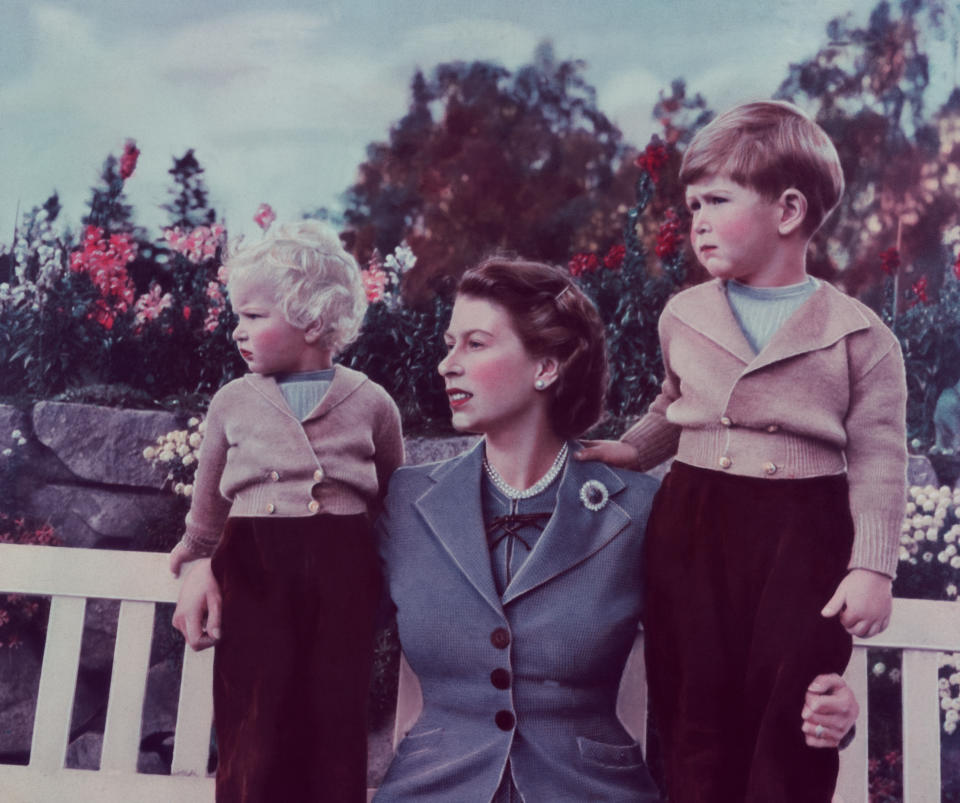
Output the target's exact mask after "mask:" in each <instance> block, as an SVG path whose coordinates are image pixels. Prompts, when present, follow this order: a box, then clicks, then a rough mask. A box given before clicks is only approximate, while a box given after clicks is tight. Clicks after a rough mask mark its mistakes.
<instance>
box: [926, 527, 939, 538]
mask: <svg viewBox="0 0 960 803" xmlns="http://www.w3.org/2000/svg"><path fill="white" fill-rule="evenodd" d="M939 534H940V531H939V530H937V528H936V527H930V528H929V529H928V530H927V540H928V541H936V540H937V536H938V535H939Z"/></svg>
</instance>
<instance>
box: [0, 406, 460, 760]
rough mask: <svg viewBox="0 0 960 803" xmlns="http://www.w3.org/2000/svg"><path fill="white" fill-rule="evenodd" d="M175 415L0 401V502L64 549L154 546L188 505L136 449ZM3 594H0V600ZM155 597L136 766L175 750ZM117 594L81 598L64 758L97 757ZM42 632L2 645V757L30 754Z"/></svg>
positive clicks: (162, 613) (413, 455)
mask: <svg viewBox="0 0 960 803" xmlns="http://www.w3.org/2000/svg"><path fill="white" fill-rule="evenodd" d="M182 428H183V425H182V423H178V420H177V418H176V417H175V416H174V415H173V414H171V413H166V412H147V411H133V410H119V409H113V408H108V407H98V406H93V405H84V404H66V403H59V402H38V403H37V404H35V405H34V406H33V408H32V409H30V410H20V409H17V408H15V407H10V406H8V405H0V478H3V480H4V486H3V487H2V488H0V493H2V494H3V496H4V499H3V504H2V507H0V509H8V510H15V512H16V513H17V514H18V515H27V516H29V517H30V518H33V519H38V520H42V521H47V522H49V523H50V524H51V525H52V526H53V528H54V532H55V535H56V537H57V538H58V539H59V540H60V542H61V543H62V544H63V545H64V546H68V547H90V548H110V549H125V550H126V549H141V550H142V549H146V550H151V549H154V550H155V549H161V548H169V546H170V545H172V543H174V542H175V541H176V539H177V538H178V536H179V534H180V532H179V530H180V527H181V525H182V517H183V514H184V512H185V509H186V502H185V500H184V499H183V498H181V497H177V496H175V495H174V494H173V493H172V492H171V491H170V490H169V488H168V487H166V486H167V482H166V469H165V468H162V467H158V466H155V465H153V464H152V463H150V462H149V461H147V460H146V459H145V458H144V457H143V450H144V449H145V448H146V447H147V446H151V445H154V444H155V443H156V440H157V438H158V437H159V436H161V435H164V434H166V433H167V432H170V431H172V430H175V429H182ZM475 440H476V439H475V438H467V437H457V438H444V439H436V438H433V439H431V438H410V439H408V440H407V442H406V448H407V458H408V462H410V463H423V462H428V461H431V460H439V459H443V458H446V457H452V456H453V455H455V454H458V453H459V452H461V451H463V450H464V449H466V448H468V447H469V446H470V445H471V444H472V443H473V442H475ZM3 600H4V595H2V594H0V606H2V604H3ZM168 607H169V606H161V607H160V610H159V612H158V616H157V625H156V628H155V633H154V648H153V651H152V656H151V668H150V671H149V676H148V682H147V689H148V695H147V702H146V706H145V711H144V729H143V734H142V748H143V749H142V752H141V761H140V764H141V770H143V771H147V772H150V771H153V772H164V771H165V766H168V762H169V757H170V751H171V749H172V741H171V735H172V732H173V726H174V722H175V717H176V703H175V701H176V696H177V690H178V687H179V671H180V655H181V654H182V646H181V645H182V642H181V641H180V640H179V635H178V634H175V633H174V631H173V630H172V628H171V627H170V625H169V620H170V615H171V613H172V611H170V610H168V609H167V608H168ZM118 611H119V603H118V602H114V601H108V600H91V601H90V602H89V603H88V605H87V613H86V620H85V627H84V636H83V647H82V651H81V661H80V672H79V675H78V683H77V688H78V692H77V697H76V703H75V708H74V713H73V723H72V725H71V741H70V747H69V750H68V755H67V764H68V766H76V767H95V766H97V764H98V762H99V755H100V746H101V743H102V730H103V717H104V711H105V708H106V700H107V694H108V691H109V683H110V673H111V668H112V661H113V647H114V639H115V636H116V622H117V615H118ZM42 650H43V648H42V640H41V639H40V638H36V639H29V638H28V639H27V640H25V641H24V642H23V644H22V646H20V647H19V648H17V649H9V648H0V762H8V763H9V762H25V761H26V759H27V756H28V754H29V747H30V738H31V733H32V723H33V713H34V707H35V703H36V699H35V698H36V693H37V684H38V682H39V673H40V661H41V659H42Z"/></svg>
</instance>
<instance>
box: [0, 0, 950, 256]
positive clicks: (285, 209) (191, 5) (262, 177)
mask: <svg viewBox="0 0 960 803" xmlns="http://www.w3.org/2000/svg"><path fill="white" fill-rule="evenodd" d="M873 5H874V2H873V0H777V1H776V2H773V3H767V4H764V3H758V2H756V0H669V2H668V1H667V0H656V1H655V0H595V2H593V3H585V2H583V0H475V2H466V1H465V0H346V1H345V2H339V0H326V1H324V0H274V1H273V2H263V1H261V2H254V0H161V1H160V2H158V1H157V0H61V1H60V2H57V0H49V1H45V0H0V10H2V12H3V16H2V18H0V19H2V25H0V243H3V242H6V243H9V242H10V239H11V236H12V231H13V226H14V222H15V219H16V209H17V207H18V204H19V207H20V209H21V210H23V209H25V208H29V207H31V206H34V205H36V204H40V203H42V202H43V201H44V200H45V199H46V198H47V196H48V195H49V194H50V193H51V192H53V191H54V190H57V191H58V192H59V193H60V196H61V200H62V202H63V204H64V206H65V209H64V213H63V218H64V221H65V222H66V223H67V224H71V225H76V224H77V223H78V221H79V219H80V217H81V216H82V215H83V214H84V212H85V203H86V201H87V199H88V197H89V188H90V186H91V185H92V184H94V183H95V182H96V180H97V176H98V173H99V170H100V166H101V164H102V162H103V159H104V158H105V156H106V155H107V154H108V153H111V152H113V153H119V151H120V150H121V148H122V146H123V142H124V140H125V139H126V138H128V137H129V138H133V139H135V140H136V141H137V144H138V145H139V147H140V148H141V150H142V156H141V159H140V165H139V167H138V170H137V173H136V175H135V176H134V177H133V178H131V179H130V181H129V182H128V184H127V193H128V197H129V199H130V200H131V201H132V202H133V204H134V206H135V209H136V217H137V220H138V222H140V223H143V224H145V225H148V226H156V225H158V224H159V223H160V222H161V221H162V220H163V219H164V216H165V213H164V212H162V210H160V209H159V206H160V204H162V203H164V201H165V200H166V198H167V188H168V187H169V181H168V178H169V177H168V175H167V170H168V169H169V167H170V165H171V158H172V157H173V156H174V155H178V156H179V155H181V154H182V153H183V152H184V151H186V150H187V149H188V148H194V149H195V152H196V155H197V157H198V158H199V160H200V162H201V164H202V165H203V166H204V167H205V168H206V171H207V172H206V179H207V185H208V187H209V188H210V190H211V195H212V201H213V203H214V205H215V207H216V209H217V211H218V214H219V215H220V216H221V217H222V218H225V219H226V222H227V224H228V226H229V227H230V229H231V231H232V232H234V233H237V232H240V231H249V230H250V229H251V228H253V227H254V224H253V223H252V221H251V216H252V215H253V213H254V211H255V209H256V206H257V205H258V204H259V203H260V202H261V201H267V202H269V203H271V204H272V205H273V207H274V208H275V209H276V211H277V213H278V215H279V216H280V217H281V218H293V217H298V216H299V215H300V213H301V212H303V211H304V210H308V209H314V208H316V207H318V206H328V207H334V208H335V207H336V206H337V204H338V199H339V197H340V195H341V193H342V192H343V191H344V190H345V189H346V188H347V187H348V186H349V184H350V183H351V181H352V179H353V177H354V174H355V171H356V166H357V165H358V164H359V163H360V161H362V159H363V155H364V150H365V147H366V145H367V144H368V143H369V142H371V141H374V140H378V139H383V138H385V136H386V134H387V132H388V130H389V127H390V125H391V124H392V123H393V122H394V121H395V120H397V119H398V118H399V117H400V116H401V115H402V114H403V113H404V111H405V109H406V106H407V102H408V86H409V81H410V78H411V75H412V74H413V71H414V70H415V69H416V68H417V67H420V68H422V69H424V70H430V69H431V68H432V67H433V66H434V65H436V64H438V63H440V62H443V61H449V60H453V59H475V58H476V59H479V58H483V59H489V60H494V61H498V62H500V63H502V64H503V65H505V66H506V67H508V68H514V67H517V66H518V65H520V64H523V63H525V62H526V61H528V60H529V59H530V57H531V55H532V53H533V50H534V47H535V46H536V44H537V42H538V41H540V40H541V39H543V38H549V39H550V40H552V42H553V44H554V47H555V50H556V54H557V56H558V57H559V58H578V59H583V60H584V61H585V62H586V63H587V65H588V67H587V70H586V73H585V75H586V78H587V80H588V81H590V82H591V83H592V84H593V85H594V86H595V87H596V88H597V92H598V102H599V105H600V107H601V109H602V110H603V111H604V112H606V113H607V114H608V116H610V117H611V118H612V119H613V120H614V121H615V122H616V123H617V124H618V125H619V126H620V127H621V129H622V130H623V132H624V134H625V136H626V138H627V139H628V141H631V142H635V143H638V144H643V143H644V142H646V140H647V138H648V137H649V135H650V133H652V131H653V130H654V127H653V124H652V122H651V120H650V109H651V106H652V104H653V102H654V101H655V100H656V97H657V92H658V91H659V90H660V89H662V88H664V87H666V86H668V85H669V83H670V81H671V80H672V79H674V78H676V77H683V78H685V79H686V80H687V85H688V87H690V89H692V90H694V91H699V92H701V93H703V94H704V95H705V96H706V98H707V100H708V101H709V102H710V104H711V106H712V107H714V108H718V107H719V108H722V107H724V106H727V105H729V104H731V103H735V102H737V101H739V100H743V99H749V98H756V97H763V96H768V95H769V94H770V93H771V92H773V91H774V90H775V89H776V87H777V85H778V84H779V83H780V81H781V80H782V79H783V77H784V76H785V75H786V69H787V65H788V64H789V63H790V62H795V61H799V60H801V59H804V58H806V57H809V56H810V55H812V54H813V53H814V52H816V50H817V49H818V47H820V46H821V45H822V44H823V43H824V42H825V32H824V27H825V25H826V23H827V21H828V20H829V19H831V18H832V17H835V16H837V15H840V14H844V13H850V14H852V16H853V19H854V20H855V21H856V22H858V23H863V22H864V21H865V20H866V19H867V16H868V14H869V11H870V9H871V8H872V7H873ZM931 45H932V46H935V45H936V43H931ZM947 62H950V64H948V63H947ZM948 70H949V72H950V75H947V72H948ZM952 70H953V67H952V60H951V59H948V58H944V59H941V60H940V61H939V62H938V61H937V60H935V61H934V71H933V72H934V76H933V77H934V80H935V81H940V82H942V83H943V84H944V85H946V84H947V83H948V82H949V81H951V80H952V77H953V76H952Z"/></svg>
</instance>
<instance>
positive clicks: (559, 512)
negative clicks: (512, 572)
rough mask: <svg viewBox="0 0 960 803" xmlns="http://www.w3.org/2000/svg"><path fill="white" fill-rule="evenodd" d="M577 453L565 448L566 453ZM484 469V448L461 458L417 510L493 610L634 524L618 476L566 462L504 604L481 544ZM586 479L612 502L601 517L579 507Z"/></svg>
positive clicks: (446, 467)
mask: <svg viewBox="0 0 960 803" xmlns="http://www.w3.org/2000/svg"><path fill="white" fill-rule="evenodd" d="M579 448H580V446H579V445H578V444H576V443H573V442H571V443H570V449H571V452H573V451H576V450H577V449H579ZM482 464H483V441H481V442H480V443H478V444H477V445H476V446H474V447H473V449H471V450H470V451H468V452H466V453H465V454H463V455H461V456H460V457H458V458H454V459H453V460H450V461H446V462H444V463H441V464H440V465H439V466H437V468H435V469H434V470H433V472H432V473H431V475H430V476H431V478H432V479H433V480H434V482H435V485H433V487H431V488H429V489H428V490H427V491H426V492H425V493H424V494H423V495H422V496H421V497H420V498H419V499H417V500H416V503H415V504H416V507H417V509H418V510H419V511H420V513H421V515H423V517H424V519H425V521H426V523H427V525H428V526H429V528H430V530H431V532H432V533H433V535H434V537H435V538H437V540H438V541H439V542H440V543H441V545H442V546H443V548H444V549H445V550H446V551H447V553H448V554H449V555H450V557H451V558H452V559H453V561H454V563H455V564H456V565H457V567H458V568H459V570H460V571H461V572H462V573H463V574H464V575H465V576H466V578H467V580H468V581H469V582H470V584H471V585H472V586H473V587H474V588H475V589H476V590H477V591H478V592H479V594H480V595H481V596H482V597H483V598H484V600H486V602H487V603H488V604H489V605H490V606H491V607H492V608H493V609H494V610H496V611H502V609H503V606H505V605H507V604H508V603H510V602H512V601H514V600H515V599H517V598H518V597H520V596H522V595H524V594H526V593H528V592H530V591H532V590H533V589H535V588H537V587H538V586H540V585H543V584H544V583H546V582H548V581H550V580H552V579H553V578H554V577H556V576H557V575H559V574H561V573H563V572H565V571H567V570H568V569H570V568H571V567H573V566H575V565H577V564H579V563H580V562H581V561H583V560H585V559H586V558H588V557H589V556H590V555H592V554H593V553H595V552H596V551H597V550H599V549H600V548H601V547H603V546H604V545H605V544H607V543H608V542H609V541H610V540H612V539H613V538H614V537H615V536H617V535H618V534H619V533H620V532H622V531H623V530H624V529H625V528H626V527H627V526H628V525H629V524H630V522H631V518H630V516H629V514H627V512H626V511H625V510H624V509H623V508H621V507H620V506H619V505H618V504H617V503H616V501H615V496H616V494H617V493H619V492H620V491H621V490H623V488H624V487H625V486H624V482H623V480H622V479H621V478H620V477H619V475H617V473H616V472H614V471H612V470H611V469H610V468H609V467H607V466H605V465H604V464H603V463H598V462H595V461H591V462H580V461H579V460H573V459H568V460H567V465H566V466H565V468H564V470H563V473H562V475H561V478H560V487H559V489H558V492H557V507H556V509H555V510H554V512H553V515H552V516H551V517H550V521H549V522H548V523H547V526H546V528H545V529H544V531H543V534H542V535H541V536H540V538H539V539H537V543H536V544H535V545H534V548H533V550H532V551H531V553H530V555H529V556H528V557H527V559H526V561H525V562H524V564H523V566H522V567H521V568H520V570H519V571H518V572H517V574H516V576H515V577H514V578H513V579H512V580H511V582H510V584H509V585H508V586H507V588H506V589H505V591H504V594H503V598H502V600H501V598H500V595H499V594H498V593H497V589H496V585H495V583H494V580H493V570H492V568H491V564H490V551H489V548H488V546H487V542H486V539H485V538H484V537H483V533H484V525H483V511H482V503H481V497H480V485H481V472H482V471H483V465H482ZM591 479H593V480H597V481H599V482H601V483H603V485H604V486H605V487H606V488H607V492H608V493H609V495H610V499H609V501H608V502H607V504H606V505H605V506H604V507H603V508H602V509H600V510H598V511H591V510H588V509H587V508H586V507H585V506H584V505H583V504H582V503H581V501H580V489H581V488H582V487H583V484H584V483H585V482H587V480H591Z"/></svg>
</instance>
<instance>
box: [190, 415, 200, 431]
mask: <svg viewBox="0 0 960 803" xmlns="http://www.w3.org/2000/svg"><path fill="white" fill-rule="evenodd" d="M199 423H200V419H199V418H197V417H196V416H194V417H193V418H191V419H190V420H189V421H187V426H188V427H190V429H193V428H194V427H195V426H196V425H197V424H199Z"/></svg>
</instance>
